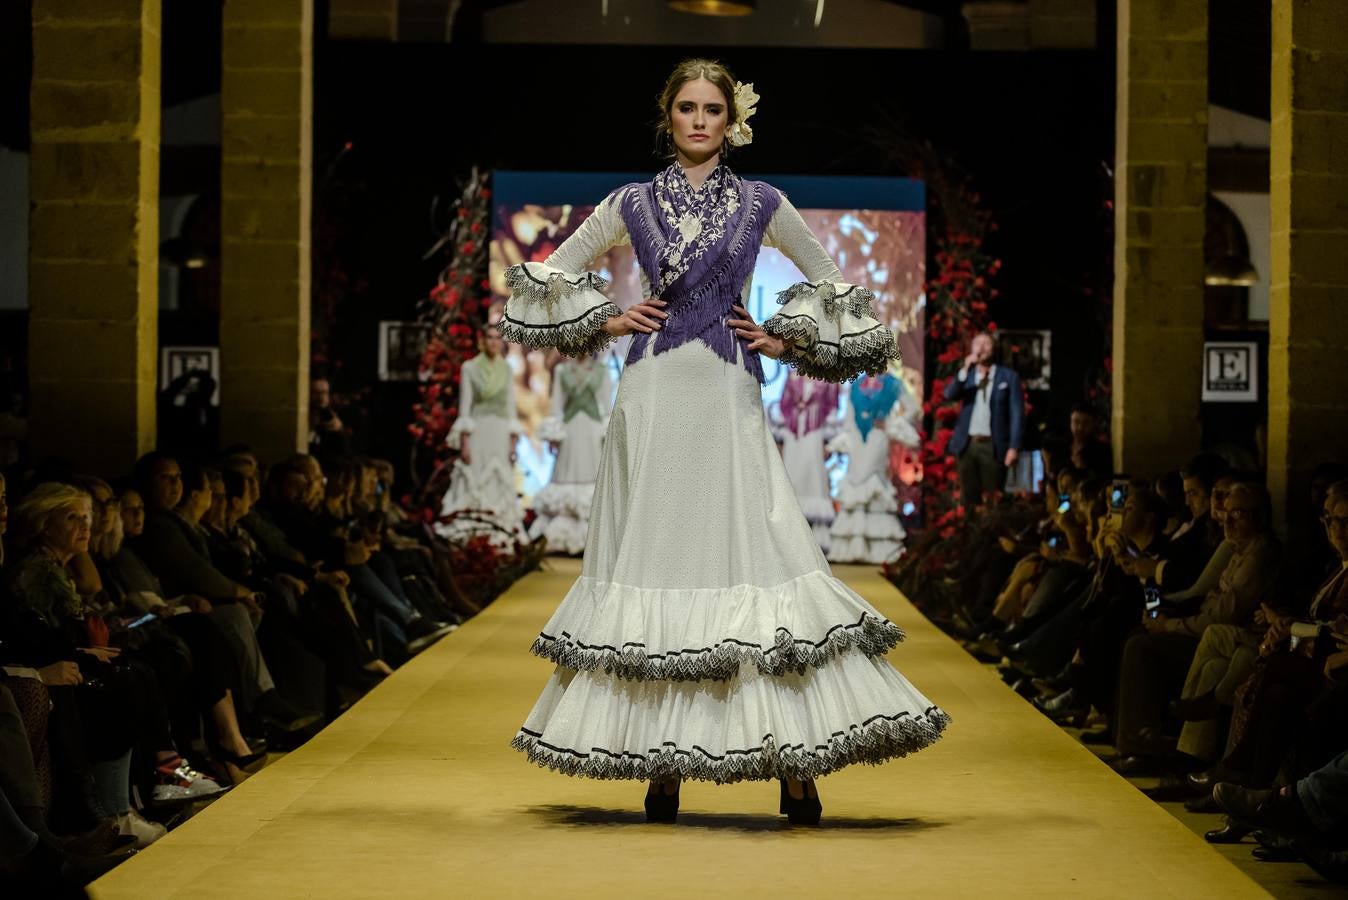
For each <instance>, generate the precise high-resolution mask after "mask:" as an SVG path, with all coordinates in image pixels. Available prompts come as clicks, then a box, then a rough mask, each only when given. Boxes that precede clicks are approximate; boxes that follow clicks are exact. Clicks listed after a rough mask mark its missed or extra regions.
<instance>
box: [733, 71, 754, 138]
mask: <svg viewBox="0 0 1348 900" xmlns="http://www.w3.org/2000/svg"><path fill="white" fill-rule="evenodd" d="M757 103H758V95H757V94H755V93H754V85H753V82H750V83H748V84H741V83H740V82H738V81H737V82H735V111H736V116H735V121H734V122H732V123H731V124H730V127H729V128H727V129H726V140H727V141H729V142H730V146H732V147H743V146H744V145H745V144H752V143H753V142H754V130H753V129H752V128H750V127H749V117H750V116H752V115H753V114H754V113H756V112H758V109H757V106H756V104H757Z"/></svg>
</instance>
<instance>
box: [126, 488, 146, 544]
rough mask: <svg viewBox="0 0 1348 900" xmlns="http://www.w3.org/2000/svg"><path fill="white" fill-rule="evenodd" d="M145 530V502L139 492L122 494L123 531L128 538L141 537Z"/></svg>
mask: <svg viewBox="0 0 1348 900" xmlns="http://www.w3.org/2000/svg"><path fill="white" fill-rule="evenodd" d="M144 530H145V501H144V500H142V499H141V497H140V494H139V493H138V492H137V491H125V492H123V493H122V531H123V533H125V534H126V536H127V537H129V538H133V537H139V536H140V534H141V532H143V531H144Z"/></svg>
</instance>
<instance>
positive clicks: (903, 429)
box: [885, 407, 922, 447]
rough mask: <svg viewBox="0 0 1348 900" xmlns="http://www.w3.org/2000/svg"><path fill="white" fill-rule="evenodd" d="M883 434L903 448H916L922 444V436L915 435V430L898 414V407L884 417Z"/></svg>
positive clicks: (911, 424)
mask: <svg viewBox="0 0 1348 900" xmlns="http://www.w3.org/2000/svg"><path fill="white" fill-rule="evenodd" d="M885 434H886V435H888V436H889V439H890V440H891V441H895V442H897V443H900V444H903V445H904V446H905V447H918V446H920V445H921V444H922V436H921V435H919V434H918V433H917V428H915V427H914V426H913V423H912V422H910V421H908V419H907V418H905V417H904V416H903V415H902V414H900V413H899V410H898V407H895V408H894V410H893V411H891V412H890V414H889V415H887V416H885Z"/></svg>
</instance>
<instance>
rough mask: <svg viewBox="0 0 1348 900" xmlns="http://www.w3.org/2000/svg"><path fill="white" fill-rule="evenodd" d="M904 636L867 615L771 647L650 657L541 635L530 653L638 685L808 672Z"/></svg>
mask: <svg viewBox="0 0 1348 900" xmlns="http://www.w3.org/2000/svg"><path fill="white" fill-rule="evenodd" d="M903 638H904V633H903V629H901V628H900V627H899V626H898V625H895V624H894V623H893V622H891V621H889V620H888V619H880V618H877V617H875V616H873V615H871V614H869V613H863V614H862V616H861V618H860V619H859V620H858V621H856V622H854V623H852V624H843V625H834V626H833V627H832V628H830V629H829V630H828V631H827V632H826V633H825V634H824V637H823V639H821V640H818V641H811V640H807V639H804V638H797V637H795V636H793V635H792V634H791V632H790V631H788V630H787V629H785V628H778V629H777V633H776V642H775V643H774V644H772V645H771V646H768V647H764V646H763V645H762V644H756V643H752V642H749V641H741V640H738V639H736V638H726V639H725V640H722V641H720V642H719V643H717V644H716V645H715V646H712V647H689V648H683V649H679V650H669V651H666V652H663V653H648V652H647V651H646V645H645V644H644V643H642V642H640V641H630V642H628V643H626V644H623V645H622V646H621V647H615V646H613V645H611V644H588V643H585V642H584V641H581V640H578V639H577V638H575V637H573V636H572V635H571V634H569V633H568V632H565V631H564V632H562V633H561V635H559V636H558V635H550V634H547V633H546V632H544V633H542V634H540V635H539V636H538V637H537V639H535V640H534V643H533V646H532V647H530V648H529V649H530V652H532V653H533V654H534V655H535V656H541V657H543V658H544V659H548V660H551V661H552V662H555V663H557V665H559V666H563V667H565V668H568V669H575V670H577V671H583V672H593V671H603V672H606V673H608V674H610V675H614V676H616V677H618V678H625V679H630V680H632V681H701V680H703V679H712V680H717V681H720V680H724V679H726V678H731V677H733V676H734V675H736V674H737V673H738V672H739V669H740V665H741V664H742V663H748V664H750V665H753V666H754V667H755V668H756V669H757V670H758V671H759V672H760V673H762V674H764V675H785V674H787V673H788V672H796V673H798V674H803V673H804V672H805V670H806V669H810V668H818V667H819V666H822V665H823V664H824V663H826V662H828V661H829V660H831V659H833V658H835V657H836V656H838V654H840V653H843V652H845V651H848V650H859V651H861V652H862V653H864V654H866V655H867V656H883V655H884V654H885V653H888V652H889V651H890V650H891V649H893V648H894V645H896V644H897V643H899V641H902V640H903Z"/></svg>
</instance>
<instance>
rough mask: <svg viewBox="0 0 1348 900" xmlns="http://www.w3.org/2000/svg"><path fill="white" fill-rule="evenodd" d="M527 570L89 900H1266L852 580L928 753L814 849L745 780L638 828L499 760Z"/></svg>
mask: <svg viewBox="0 0 1348 900" xmlns="http://www.w3.org/2000/svg"><path fill="white" fill-rule="evenodd" d="M548 565H549V569H548V571H545V572H542V573H536V574H534V575H531V576H529V577H528V578H526V579H524V580H523V581H521V582H520V583H519V584H517V585H515V587H514V588H512V589H511V590H510V591H509V593H507V594H506V595H505V596H504V597H502V598H500V599H499V600H498V601H497V602H496V603H495V604H493V605H492V606H491V607H490V608H489V609H488V610H487V611H486V612H485V613H483V614H482V615H481V616H479V617H478V618H476V619H474V620H473V621H472V622H470V623H469V624H467V625H466V626H465V627H463V628H462V629H460V630H459V631H458V632H457V633H455V634H452V635H450V636H449V637H448V638H446V639H445V640H443V641H441V642H440V643H439V644H437V645H436V646H435V647H433V648H431V649H430V650H428V651H426V652H425V653H423V654H422V655H421V656H419V657H418V658H416V659H415V660H414V661H413V662H412V663H410V664H409V665H407V666H405V667H403V668H402V669H401V670H399V671H398V672H397V673H396V674H395V675H394V676H393V677H392V678H390V679H389V680H388V681H387V682H386V683H385V684H384V685H382V686H380V687H379V689H378V690H376V691H374V692H373V693H371V694H370V695H369V696H367V697H366V698H365V699H364V700H362V701H361V702H360V703H359V704H358V705H357V706H355V707H354V708H353V709H352V710H351V711H349V712H348V713H346V714H345V715H344V716H342V717H341V718H340V719H339V720H338V721H337V722H335V723H334V724H333V725H331V726H329V727H328V728H327V729H326V730H325V731H323V732H322V733H321V734H320V735H318V737H317V738H315V739H314V740H312V741H310V742H309V743H308V744H306V745H305V746H304V747H303V748H301V749H300V750H298V751H296V752H294V753H291V754H289V755H288V756H286V757H285V758H284V759H282V760H281V761H280V762H278V763H276V764H274V765H272V766H269V767H267V768H266V769H265V770H263V771H262V772H261V773H259V774H258V775H256V776H254V777H253V778H251V779H249V780H248V781H247V782H246V783H245V784H243V785H242V786H240V787H239V788H238V789H237V790H235V791H234V792H233V793H232V794H231V795H230V796H227V797H224V798H222V799H221V800H219V801H217V802H216V803H215V804H214V805H212V806H211V807H210V808H209V809H207V810H205V811H204V812H203V813H201V814H200V815H198V816H196V817H195V818H194V819H192V820H191V821H189V822H187V823H186V824H184V825H183V826H182V827H180V828H178V829H176V830H175V831H174V832H173V833H171V834H170V835H169V836H168V837H166V838H165V839H163V840H161V841H160V842H159V843H158V844H156V845H155V846H153V847H151V848H150V849H149V850H147V851H145V852H144V853H142V854H140V855H139V856H137V857H136V858H134V859H132V860H131V861H130V862H128V863H126V864H124V865H122V866H120V867H119V868H117V869H116V870H114V871H113V872H112V873H110V874H109V875H107V876H105V877H104V878H103V879H102V880H100V881H99V882H98V883H97V884H95V885H94V888H93V893H94V895H95V896H96V897H97V898H99V900H114V898H127V900H147V898H155V900H159V898H169V897H185V898H186V897H190V898H211V897H229V898H259V897H285V898H292V897H315V898H346V897H353V898H354V897H360V898H367V897H368V898H405V897H586V898H601V897H622V898H631V897H675V896H678V897H698V898H703V897H737V898H745V897H771V898H779V897H812V898H834V897H848V898H850V897H858V896H867V897H871V896H873V897H893V896H900V895H904V896H910V897H956V896H958V897H1009V896H1024V897H1046V896H1053V897H1090V898H1096V897H1129V898H1137V897H1177V898H1178V897H1183V898H1197V897H1220V898H1224V900H1230V898H1236V897H1252V896H1260V897H1263V896H1268V895H1267V894H1265V893H1264V892H1263V891H1262V890H1261V889H1260V888H1259V887H1258V886H1257V885H1255V883H1254V882H1252V881H1250V880H1249V879H1248V878H1246V877H1245V876H1244V875H1243V874H1241V873H1240V872H1239V871H1238V870H1237V869H1236V868H1235V867H1234V866H1232V865H1231V864H1230V863H1228V862H1227V861H1226V860H1224V859H1223V858H1222V857H1221V856H1219V855H1218V854H1217V853H1215V852H1213V851H1212V850H1210V849H1209V848H1208V847H1207V846H1206V845H1205V844H1204V843H1203V842H1202V840H1201V839H1200V838H1198V837H1197V836H1195V835H1194V834H1192V833H1191V832H1190V831H1189V830H1187V829H1186V828H1185V827H1184V826H1183V825H1182V824H1180V823H1179V822H1178V821H1176V820H1175V819H1174V818H1172V817H1171V816H1170V815H1168V814H1167V813H1166V812H1165V811H1164V810H1162V809H1161V808H1160V807H1158V806H1156V805H1155V804H1154V803H1152V802H1151V801H1150V800H1148V799H1146V798H1145V797H1144V796H1142V795H1141V794H1140V793H1138V792H1137V790H1136V789H1135V788H1133V787H1132V786H1131V785H1129V784H1128V783H1127V782H1126V781H1124V780H1123V779H1121V778H1119V777H1118V776H1116V775H1115V774H1114V773H1113V772H1111V771H1110V770H1109V769H1108V768H1106V767H1105V766H1104V765H1103V764H1102V763H1101V762H1099V761H1098V760H1097V759H1096V758H1095V756H1094V755H1092V754H1091V753H1090V752H1089V750H1087V749H1086V748H1084V747H1082V746H1081V745H1080V744H1078V743H1077V742H1075V741H1074V740H1073V739H1072V738H1071V737H1069V736H1068V735H1066V734H1065V733H1063V732H1062V731H1061V730H1060V729H1058V728H1057V727H1055V726H1054V725H1052V724H1051V723H1050V722H1049V721H1047V720H1046V719H1044V718H1043V717H1041V716H1040V715H1038V714H1037V713H1036V712H1035V711H1034V710H1033V709H1032V708H1031V707H1030V706H1029V705H1028V704H1026V703H1025V702H1024V701H1023V700H1021V699H1020V698H1019V697H1017V696H1015V695H1014V694H1013V693H1011V692H1010V691H1009V690H1008V689H1007V688H1006V687H1005V686H1004V685H1003V684H1002V683H1001V681H1000V680H999V679H998V678H997V677H996V675H995V674H994V673H992V672H990V671H988V670H987V669H985V668H983V667H982V666H980V665H978V664H977V663H976V662H975V661H974V660H973V659H971V658H970V657H969V656H967V655H966V654H965V653H964V652H963V651H962V650H961V649H960V648H959V647H958V646H957V645H956V644H955V643H954V642H952V641H951V640H949V639H948V638H947V637H945V636H944V635H943V634H941V633H940V632H939V631H938V630H937V629H935V628H934V627H932V626H931V625H930V624H929V623H928V622H926V620H925V619H923V618H922V617H921V615H919V614H918V613H917V612H916V610H914V609H913V608H912V607H911V606H910V605H909V604H908V603H907V601H905V600H904V599H903V597H902V596H901V595H900V594H899V593H898V592H897V591H895V590H894V589H893V588H892V587H891V586H890V585H889V584H888V582H886V581H885V580H884V579H882V578H881V577H880V576H879V574H878V573H875V572H874V571H872V570H870V569H867V568H859V567H856V568H854V567H839V570H838V574H839V575H840V576H842V577H843V578H844V579H845V580H846V581H847V583H848V584H850V585H851V586H852V587H853V588H854V589H855V590H857V591H858V592H859V593H861V594H862V595H863V596H865V597H866V598H867V599H868V600H870V601H871V602H872V603H874V604H875V605H876V606H877V607H879V608H880V610H881V611H883V612H884V613H885V614H886V615H888V616H890V617H891V618H892V619H893V620H895V621H896V622H898V623H899V624H900V625H902V626H903V628H904V629H905V630H906V631H907V632H908V635H909V637H908V640H907V641H906V642H904V643H902V644H900V645H899V646H898V647H897V648H896V649H895V650H894V652H893V653H892V654H891V659H892V660H893V661H894V662H895V663H896V664H897V666H898V667H899V669H900V670H901V671H902V672H903V673H904V674H905V675H907V676H908V677H909V678H910V679H911V680H912V681H913V683H914V684H915V685H917V687H918V688H919V689H920V690H921V691H923V692H924V693H925V694H926V695H927V696H928V697H930V698H931V699H932V701H933V702H935V703H938V704H940V705H941V706H942V707H943V708H944V709H945V710H946V711H948V712H949V713H950V714H951V716H952V717H953V719H954V724H953V725H952V726H951V728H950V730H949V731H948V732H947V736H946V737H945V738H944V739H943V740H941V741H940V742H939V743H937V744H936V745H935V746H933V747H931V748H929V749H927V750H925V751H923V752H921V753H919V754H917V755H916V756H912V757H909V758H907V759H903V760H898V761H895V762H892V763H889V764H887V765H885V766H883V767H879V768H871V767H866V766H862V767H852V768H848V769H845V770H844V771H842V772H840V773H837V774H835V775H831V776H829V777H827V778H825V779H823V780H821V782H820V792H821V794H822V796H823V803H824V827H821V828H820V829H818V830H809V829H788V828H787V827H786V825H785V820H784V819H782V818H780V817H779V816H777V814H776V812H777V809H776V804H777V785H776V784H762V783H748V784H738V785H734V786H730V787H717V786H715V785H709V784H702V783H690V784H685V785H684V787H683V791H682V795H683V797H682V799H683V807H682V811H681V812H680V815H679V822H678V824H677V825H674V826H662V825H647V824H646V823H645V820H644V819H645V817H644V814H643V813H642V811H641V810H642V805H641V800H642V795H643V792H644V790H645V788H644V787H643V786H642V785H640V784H635V783H631V782H595V781H583V780H577V779H570V778H566V777H564V776H561V775H556V774H553V773H551V772H547V771H545V770H543V769H540V768H537V767H535V766H533V765H531V764H529V763H528V762H527V761H526V760H525V758H524V757H523V755H521V754H519V753H517V752H515V751H513V750H511V749H510V748H509V747H508V746H507V745H508V744H509V742H510V739H511V738H512V737H513V736H514V734H515V730H516V728H517V727H518V726H519V724H520V723H521V722H522V721H523V719H524V716H525V714H526V713H527V712H528V711H529V708H530V707H531V706H532V704H533V702H534V699H535V697H536V696H537V693H538V691H539V689H540V688H541V687H542V685H543V682H544V681H545V680H546V677H547V675H548V672H549V671H550V664H549V663H547V662H545V661H543V660H540V659H537V658H535V657H533V656H530V655H529V653H528V647H529V644H530V642H531V641H532V639H533V637H534V635H535V634H536V633H537V632H538V630H539V628H540V627H541V626H542V625H543V623H544V622H545V621H546V620H547V617H548V616H549V615H550V613H551V612H552V610H553V608H554V607H555V606H556V604H557V602H558V601H559V600H560V599H561V597H562V595H563V594H564V593H565V592H566V589H567V588H568V587H569V586H570V583H571V581H572V580H573V579H574V578H575V577H576V575H577V574H578V573H579V566H578V564H577V563H575V562H571V561H555V562H550V563H549V564H548Z"/></svg>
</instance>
